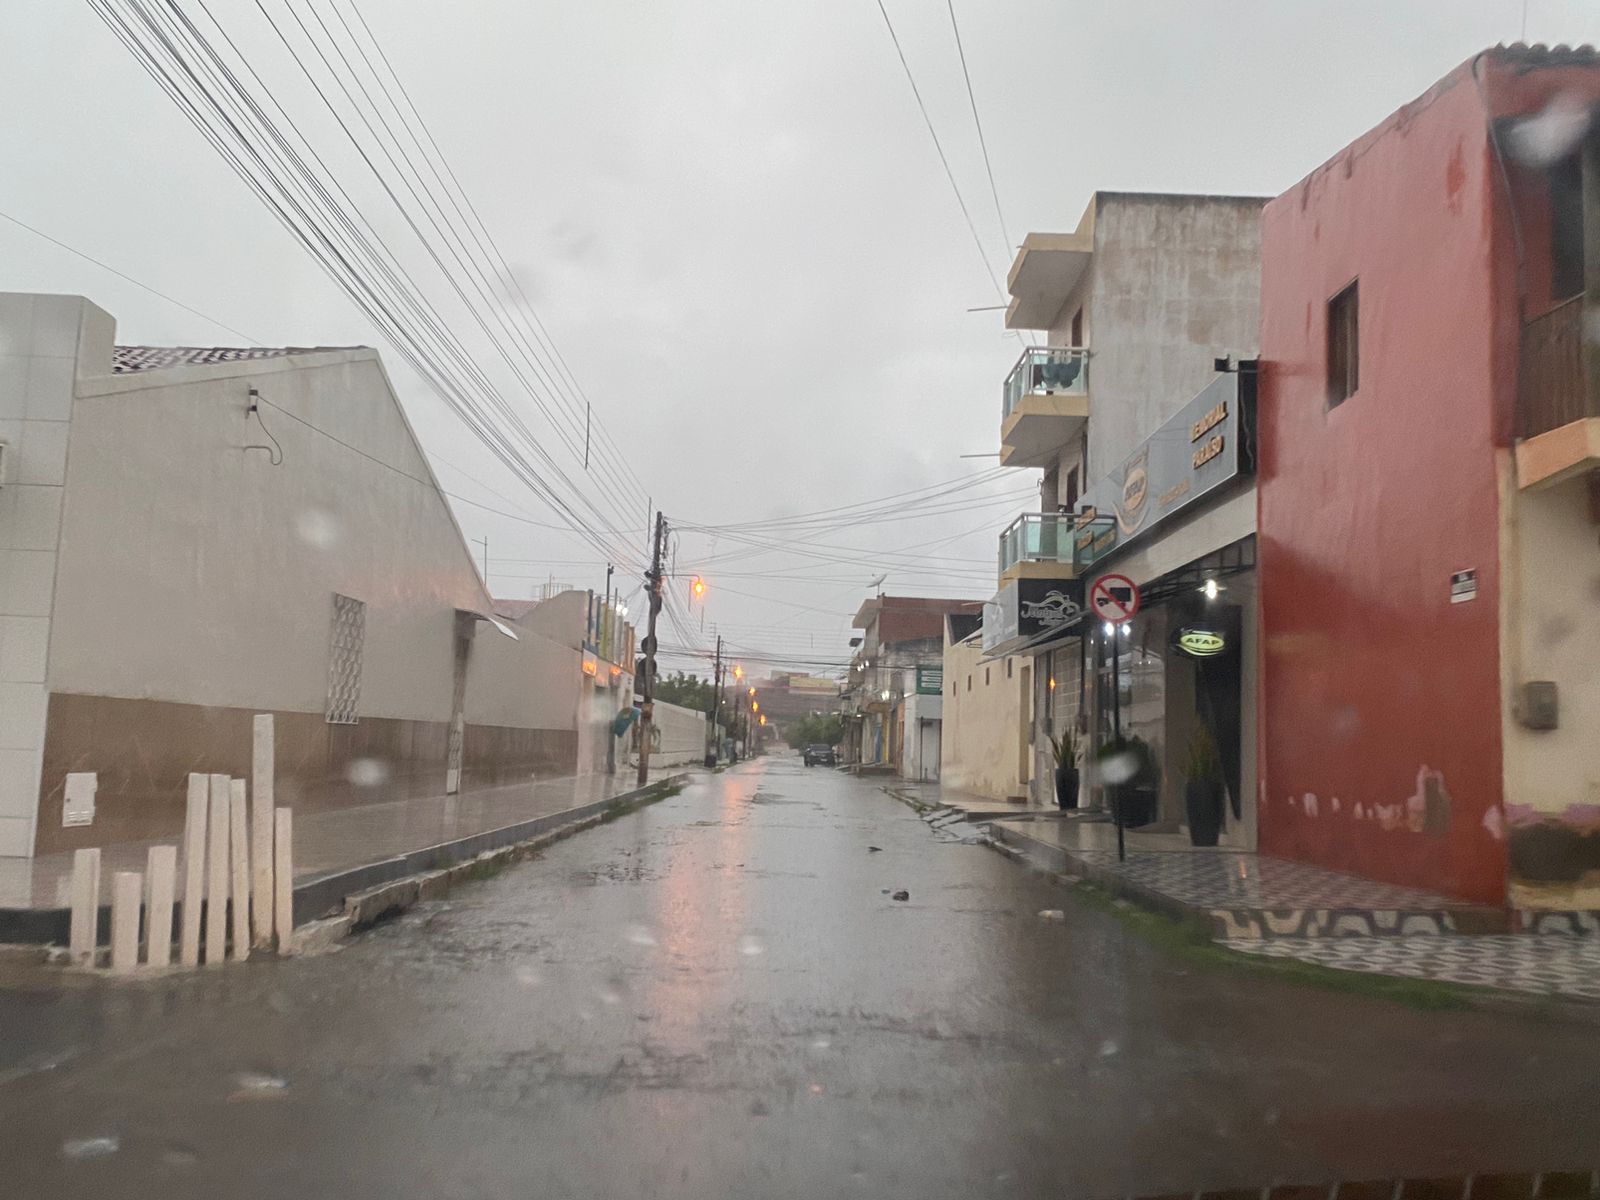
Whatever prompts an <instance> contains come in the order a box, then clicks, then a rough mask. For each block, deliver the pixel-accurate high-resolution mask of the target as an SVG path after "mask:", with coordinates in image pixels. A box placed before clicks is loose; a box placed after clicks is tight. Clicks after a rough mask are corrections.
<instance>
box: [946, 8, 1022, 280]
mask: <svg viewBox="0 0 1600 1200" xmlns="http://www.w3.org/2000/svg"><path fill="white" fill-rule="evenodd" d="M945 7H946V8H948V9H949V10H950V29H951V32H953V33H954V34H955V35H956V53H957V54H958V55H960V56H961V78H962V79H964V80H966V82H967V100H968V102H970V103H971V105H972V123H973V125H974V126H976V127H977V130H978V147H979V149H981V150H982V151H983V169H984V171H985V172H987V174H988V176H989V195H991V196H993V197H994V215H995V216H996V217H998V218H999V220H1000V236H1001V237H1002V238H1004V239H1005V247H1006V251H1007V252H1008V253H1009V252H1010V250H1011V234H1010V233H1008V232H1007V231H1006V215H1005V213H1003V212H1001V211H1000V189H999V188H997V187H995V185H994V168H993V167H992V166H990V165H989V143H988V142H987V141H985V140H984V137H983V122H982V121H981V120H979V119H978V97H977V96H976V95H975V94H974V93H973V91H972V76H971V75H970V74H969V73H968V71H967V51H966V47H964V46H963V45H962V44H961V26H960V25H958V24H956V0H945Z"/></svg>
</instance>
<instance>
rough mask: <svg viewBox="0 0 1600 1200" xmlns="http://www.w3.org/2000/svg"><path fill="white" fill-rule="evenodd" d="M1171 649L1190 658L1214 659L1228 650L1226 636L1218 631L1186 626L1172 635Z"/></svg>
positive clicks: (1203, 627) (1197, 626)
mask: <svg viewBox="0 0 1600 1200" xmlns="http://www.w3.org/2000/svg"><path fill="white" fill-rule="evenodd" d="M1172 646H1173V649H1175V650H1177V651H1178V652H1179V653H1180V654H1187V655H1188V656H1189V657H1190V658H1216V657H1217V655H1219V654H1221V653H1223V651H1225V650H1227V648H1228V636H1227V634H1225V633H1224V632H1223V631H1222V630H1220V629H1208V628H1206V627H1205V626H1201V625H1186V626H1183V627H1182V628H1180V629H1178V631H1177V632H1176V633H1174V634H1173V635H1172Z"/></svg>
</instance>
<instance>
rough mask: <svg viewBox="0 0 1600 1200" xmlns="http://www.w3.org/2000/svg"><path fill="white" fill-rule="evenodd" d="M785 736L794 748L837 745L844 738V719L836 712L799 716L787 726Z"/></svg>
mask: <svg viewBox="0 0 1600 1200" xmlns="http://www.w3.org/2000/svg"><path fill="white" fill-rule="evenodd" d="M785 737H786V738H787V739H788V742H789V745H791V746H793V747H794V748H795V749H796V750H801V749H804V748H805V747H806V746H816V745H825V746H837V745H838V744H839V743H840V742H841V741H843V740H844V719H843V718H842V717H840V716H839V714H838V713H827V714H825V715H817V714H813V715H811V716H809V717H801V718H800V719H799V720H798V721H796V722H794V723H793V724H792V725H790V726H789V732H788V733H787V734H786V735H785Z"/></svg>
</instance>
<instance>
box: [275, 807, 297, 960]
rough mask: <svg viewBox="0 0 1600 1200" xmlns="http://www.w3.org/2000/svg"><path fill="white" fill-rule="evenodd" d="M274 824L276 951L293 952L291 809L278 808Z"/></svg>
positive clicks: (292, 815)
mask: <svg viewBox="0 0 1600 1200" xmlns="http://www.w3.org/2000/svg"><path fill="white" fill-rule="evenodd" d="M275 822H276V823H275V824H274V827H273V834H274V837H273V843H272V844H273V858H272V875H273V893H272V895H273V905H274V907H275V909H276V910H277V911H276V912H274V913H273V917H272V924H273V927H274V928H276V929H277V931H278V953H279V954H290V953H292V952H293V949H294V947H293V942H294V812H293V811H292V810H290V809H287V808H280V809H278V810H277V811H276V814H275Z"/></svg>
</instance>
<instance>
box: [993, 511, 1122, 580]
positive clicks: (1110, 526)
mask: <svg viewBox="0 0 1600 1200" xmlns="http://www.w3.org/2000/svg"><path fill="white" fill-rule="evenodd" d="M1115 544H1116V530H1115V524H1114V522H1113V520H1112V518H1110V517H1101V518H1096V519H1094V520H1091V521H1089V522H1088V523H1087V524H1085V525H1083V526H1082V527H1081V528H1080V527H1079V524H1078V518H1077V517H1076V516H1075V515H1074V514H1072V513H1023V514H1022V515H1021V516H1020V517H1018V518H1017V519H1016V520H1015V521H1013V522H1011V524H1010V525H1008V526H1006V528H1005V532H1003V533H1002V534H1001V535H1000V573H1001V574H1002V575H1004V574H1005V573H1006V572H1007V571H1009V570H1010V569H1011V568H1012V567H1014V566H1016V565H1017V564H1018V563H1019V562H1049V563H1060V564H1061V565H1062V566H1064V567H1070V568H1072V572H1073V573H1076V572H1078V571H1080V570H1082V569H1083V568H1084V567H1087V566H1088V565H1089V564H1091V563H1092V562H1094V560H1095V559H1097V558H1099V557H1100V556H1101V555H1102V554H1105V553H1107V552H1108V551H1109V550H1110V549H1111V548H1112V547H1113V546H1114V545H1115Z"/></svg>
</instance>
